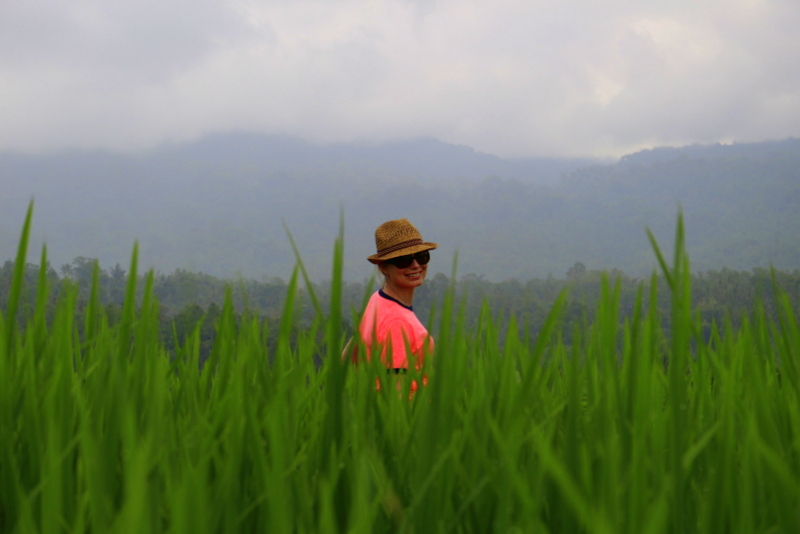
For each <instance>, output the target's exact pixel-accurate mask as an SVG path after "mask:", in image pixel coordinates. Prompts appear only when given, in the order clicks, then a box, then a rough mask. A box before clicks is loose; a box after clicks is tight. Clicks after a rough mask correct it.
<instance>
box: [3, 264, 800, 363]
mask: <svg viewBox="0 0 800 534" xmlns="http://www.w3.org/2000/svg"><path fill="white" fill-rule="evenodd" d="M13 273H14V262H13V261H6V262H5V264H3V266H2V267H0V306H2V309H4V310H5V307H6V304H7V302H8V297H9V290H10V287H11V281H12V277H13ZM42 275H44V277H45V280H46V284H47V286H48V288H47V289H48V291H49V297H48V303H49V304H48V305H49V313H48V315H49V316H50V318H52V316H53V315H54V314H55V310H56V306H57V305H58V301H59V299H60V296H61V295H63V294H64V293H65V292H66V291H74V292H75V294H76V299H75V302H76V307H77V317H78V322H79V323H80V321H81V320H82V318H83V314H85V313H86V310H87V309H88V306H87V304H88V302H89V299H91V298H93V297H92V291H93V287H94V291H95V292H96V296H95V297H94V298H96V299H97V301H98V303H99V304H100V305H101V306H102V312H103V313H104V314H105V316H106V319H107V320H108V321H110V322H112V323H113V322H114V321H115V320H118V319H119V317H120V316H121V311H122V306H123V303H124V298H125V294H126V287H127V284H128V278H129V277H128V275H127V272H126V270H125V269H124V268H123V267H122V266H120V265H119V264H116V265H115V266H114V267H112V268H109V269H103V268H101V267H100V265H99V263H98V262H97V261H96V260H93V259H91V258H85V257H78V258H75V259H74V260H73V261H72V262H71V263H69V264H64V265H62V266H61V267H60V268H59V269H58V270H56V269H55V268H54V267H52V266H50V265H49V264H46V265H45V269H44V270H42V269H41V268H40V266H39V265H35V264H28V265H26V268H25V270H24V282H23V285H22V297H21V306H22V307H21V309H22V310H23V312H22V313H21V314H20V320H23V321H24V318H25V316H26V313H25V310H26V309H27V310H32V308H33V305H34V303H35V302H36V292H37V291H38V290H39V287H40V278H41V276H42ZM148 276H150V277H152V288H153V289H152V290H153V295H154V296H155V298H156V299H157V300H158V302H159V306H160V332H161V338H162V341H163V343H164V346H165V347H166V348H167V349H168V350H173V349H175V348H176V346H177V345H179V344H182V343H183V342H184V341H185V339H186V337H187V336H189V335H199V337H200V341H201V351H205V350H207V349H208V348H210V347H211V345H212V342H213V339H214V335H215V326H216V321H217V319H218V318H219V317H220V315H221V311H222V307H223V306H224V305H225V303H226V300H227V302H228V303H229V305H230V306H231V307H232V308H233V309H234V311H235V316H236V317H237V320H241V319H242V318H243V317H251V318H252V317H255V318H258V320H260V321H262V322H264V323H266V324H267V325H270V324H274V325H275V326H276V328H277V325H278V323H279V322H280V320H281V318H282V316H283V313H284V305H285V303H286V296H287V293H288V291H289V288H290V286H289V284H288V283H287V282H286V281H284V280H283V279H281V278H278V277H272V278H264V279H262V280H254V279H245V278H240V279H238V280H230V279H222V278H218V277H214V276H211V275H208V274H204V273H198V272H191V271H187V270H183V269H177V270H175V271H173V272H171V273H168V274H163V273H156V272H153V271H151V272H150V273H148V274H145V275H141V276H140V278H141V279H140V280H139V281H138V283H137V287H138V291H139V296H141V292H142V291H143V288H144V286H145V278H147V277H148ZM653 283H655V284H656V295H657V306H658V308H659V310H660V312H661V315H662V317H664V321H665V323H666V322H667V321H668V317H669V307H670V296H669V290H668V287H667V284H666V283H665V282H664V280H662V279H660V278H659V277H658V276H656V275H654V276H653V277H651V278H637V277H632V276H629V275H627V274H625V273H624V272H622V271H619V270H611V271H599V270H591V269H586V267H585V265H584V264H583V263H581V262H576V263H575V264H574V265H573V266H572V267H570V268H569V269H568V270H567V272H566V273H564V275H563V276H561V277H554V276H552V275H549V276H547V277H545V278H532V279H529V280H518V279H514V278H511V279H507V280H504V281H502V282H493V281H490V280H488V279H486V278H485V277H483V276H479V275H475V274H467V275H464V276H461V277H460V278H458V279H457V280H453V279H451V277H448V276H446V275H444V274H442V273H436V274H434V275H432V276H429V277H428V279H427V280H426V282H425V284H424V285H423V286H422V287H421V288H420V289H419V290H418V291H417V293H416V295H415V301H414V309H415V312H416V313H417V315H418V316H419V317H420V319H421V321H422V322H423V323H424V324H428V325H429V326H430V328H431V329H432V331H433V332H435V331H436V324H437V323H436V321H437V315H436V314H437V309H439V308H440V307H441V305H442V302H443V301H444V299H445V296H446V294H447V292H448V291H453V294H454V297H455V299H456V303H457V309H458V312H459V313H460V314H462V315H463V320H464V324H465V325H466V326H467V327H469V328H474V327H477V326H478V325H479V324H480V322H481V317H482V314H487V313H488V314H490V315H491V317H492V319H493V321H494V322H495V323H496V324H500V325H508V324H510V321H511V320H512V318H513V320H514V321H515V324H516V325H517V328H519V329H520V333H521V334H523V335H528V336H530V338H531V339H533V338H534V337H535V336H536V334H537V333H538V332H539V329H540V328H541V327H542V325H543V324H544V322H545V320H546V319H547V317H548V315H549V314H550V312H551V309H552V307H553V303H554V302H555V301H556V299H557V298H558V297H559V295H560V294H561V293H562V292H563V291H566V292H567V304H566V306H565V308H564V312H563V313H564V315H563V317H562V326H563V328H562V331H563V333H562V336H563V337H564V339H565V340H566V341H567V342H568V341H569V339H570V336H571V331H572V326H573V325H579V324H582V323H583V322H589V323H591V321H592V319H593V315H594V312H595V310H596V308H597V306H598V305H599V304H600V302H601V299H602V298H603V292H604V290H605V291H607V292H608V291H609V290H611V291H613V290H616V291H617V292H618V313H619V314H620V315H621V316H622V317H631V315H632V314H633V311H634V305H635V302H636V299H637V294H638V293H639V292H640V291H641V292H642V293H643V295H644V296H645V301H647V299H648V298H649V295H650V288H651V285H652V284H653ZM776 285H777V286H778V287H780V288H781V289H782V290H783V291H785V292H786V293H787V294H788V295H789V296H790V299H791V305H792V307H793V309H794V312H795V313H796V314H798V313H800V270H797V269H795V270H794V271H783V270H774V269H765V268H760V267H758V268H754V269H752V270H750V271H741V270H733V269H728V268H723V269H720V270H709V271H704V272H699V273H695V274H693V275H692V278H691V286H692V305H693V309H694V310H695V311H696V312H697V313H698V314H699V317H700V319H701V321H702V327H703V330H704V332H706V333H708V332H709V331H710V329H711V327H712V325H714V324H716V325H717V326H718V327H720V328H724V327H725V325H726V324H731V325H733V326H736V327H738V326H740V325H741V322H742V321H743V320H747V318H748V317H749V316H750V314H751V313H752V311H753V310H754V309H755V307H756V306H759V305H762V306H764V308H765V311H766V312H767V313H768V314H774V309H775V302H774V291H773V290H774V287H775V286H776ZM377 287H378V280H376V279H375V278H372V279H366V280H363V281H361V282H347V281H345V282H343V287H342V290H343V291H342V293H343V299H342V300H343V306H344V310H343V312H344V325H345V328H346V329H347V330H348V333H352V331H353V325H354V323H355V321H357V320H358V313H359V311H360V310H361V309H362V308H363V305H364V303H365V301H366V298H367V297H368V296H369V294H371V293H372V292H373V291H375V290H376V289H377ZM604 288H605V289H604ZM329 289H330V288H329V285H328V284H326V283H311V285H310V286H307V285H300V286H299V287H298V288H297V293H296V301H295V311H294V313H295V315H296V316H295V317H294V321H293V324H294V328H295V329H305V328H310V327H311V326H312V325H313V324H314V322H315V321H316V320H317V319H318V314H317V310H316V306H315V305H314V302H313V301H314V299H317V301H318V303H319V305H320V307H321V308H322V309H323V310H327V309H328V306H329Z"/></svg>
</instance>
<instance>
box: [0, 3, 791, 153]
mask: <svg viewBox="0 0 800 534" xmlns="http://www.w3.org/2000/svg"><path fill="white" fill-rule="evenodd" d="M798 28H800V2H798V1H797V0H670V1H666V0H580V1H579V0H491V1H489V0H316V1H313V0H310V1H306V0H251V1H248V0H137V1H134V0H70V1H64V0H2V1H0V150H4V149H5V150H8V149H11V150H24V151H34V152H38V151H49V150H56V149H61V148H65V147H81V148H98V147H102V148H110V149H120V150H140V149H144V148H148V147H152V146H154V145H158V144H160V143H164V142H173V141H183V140H190V139H193V138H196V137H199V136H202V135H204V134H208V133H212V132H225V131H235V130H247V131H256V132H265V133H273V134H289V135H293V136H299V137H303V138H305V139H308V140H311V141H318V142H333V141H359V142H376V141H377V142H382V141H389V140H398V139H409V138H417V137H435V138H438V139H441V140H443V141H447V142H451V143H459V144H466V145H469V146H472V147H473V148H475V149H476V150H479V151H482V152H489V153H493V154H498V155H501V156H619V155H622V154H625V153H628V152H631V151H634V150H637V149H640V148H644V147H650V146H655V145H678V144H687V143H693V142H699V143H708V142H717V141H719V142H747V141H761V140H768V139H780V138H785V137H789V136H798V135H800V68H798V65H800V31H798V30H797V29H798Z"/></svg>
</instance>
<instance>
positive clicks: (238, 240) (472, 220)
mask: <svg viewBox="0 0 800 534" xmlns="http://www.w3.org/2000/svg"><path fill="white" fill-rule="evenodd" d="M0 183H1V184H2V194H0V260H5V259H10V258H13V257H14V254H15V252H14V251H15V247H16V242H17V239H18V234H19V229H20V226H21V224H22V221H23V217H24V212H25V209H26V208H27V204H28V201H29V200H30V199H31V198H32V197H34V198H35V214H34V225H33V234H32V245H33V247H32V248H33V249H34V250H36V249H37V246H38V245H40V244H41V243H42V242H46V243H47V247H48V254H49V256H50V258H51V263H52V264H53V265H54V266H56V268H58V266H60V265H61V264H63V263H67V262H70V261H71V260H72V259H73V258H75V257H77V256H83V257H92V258H98V259H99V260H100V262H101V265H102V266H103V267H111V266H113V265H114V264H115V263H120V264H122V265H123V266H127V263H128V261H129V258H130V253H131V249H132V246H133V243H134V241H135V240H138V241H139V245H140V258H141V263H142V265H143V266H144V267H154V268H156V270H158V271H161V272H169V271H172V270H174V269H176V268H182V269H187V270H192V271H201V272H205V273H208V274H213V275H215V276H221V277H234V276H237V275H242V276H245V277H252V278H262V277H272V276H279V277H282V278H286V277H288V276H289V274H290V273H291V270H292V268H293V266H294V263H295V260H294V257H293V254H292V251H291V247H290V244H289V239H288V238H287V236H286V230H285V227H286V228H288V229H289V230H290V231H291V233H292V236H293V237H294V239H295V241H296V242H297V245H298V247H299V249H300V252H301V253H302V255H303V259H304V262H305V263H306V266H307V267H308V269H309V271H310V273H311V275H312V277H314V278H315V279H318V280H319V279H324V278H326V277H328V276H329V271H330V261H331V256H332V254H331V251H332V248H333V243H334V239H335V237H336V235H337V233H338V226H339V216H340V208H341V209H343V212H344V223H345V229H346V234H345V255H346V262H345V276H346V277H347V278H348V279H356V280H358V279H363V278H365V277H368V276H370V275H371V274H372V273H373V272H374V270H373V269H371V268H370V265H369V264H368V263H367V262H366V260H365V257H366V256H368V255H369V254H371V253H372V252H373V248H374V240H373V231H374V228H375V227H376V226H377V225H378V224H380V223H381V222H383V221H385V220H388V219H393V218H397V217H408V218H409V219H410V220H412V222H414V223H415V224H416V225H417V226H418V227H419V228H420V229H421V230H422V232H423V237H425V238H426V239H428V240H432V241H436V242H438V243H439V244H440V248H439V250H437V251H436V253H435V256H434V261H433V262H432V263H431V272H434V273H435V272H438V271H441V272H445V273H447V274H449V273H450V271H451V264H452V260H453V257H454V255H455V253H456V251H458V253H459V264H458V272H459V274H467V273H474V274H475V275H478V276H486V277H487V278H489V279H493V280H501V279H505V278H510V277H516V278H520V279H526V278H532V277H543V276H547V275H548V273H552V274H554V275H556V276H561V275H563V274H564V273H565V272H566V271H567V269H569V267H570V266H571V265H573V264H574V263H575V262H578V261H580V262H582V263H584V264H585V265H586V267H587V268H589V269H611V268H618V269H621V270H623V271H625V272H626V273H629V274H632V275H636V276H645V275H647V274H648V273H649V272H650V271H651V269H652V268H653V267H654V265H655V260H654V256H653V253H652V250H651V249H650V245H649V243H648V241H647V237H646V234H645V227H650V228H652V229H653V231H654V232H655V234H656V235H657V237H658V238H659V240H660V241H661V242H662V246H663V248H665V249H669V247H670V244H671V237H672V233H673V230H674V225H675V218H676V214H677V211H678V206H679V205H681V206H682V207H683V210H684V213H685V219H686V224H687V242H688V248H689V253H690V255H691V258H692V262H693V268H695V269H699V270H708V269H715V268H721V267H723V266H727V267H731V268H735V269H750V268H752V267H766V266H768V265H769V264H770V262H773V263H774V264H775V266H776V267H779V268H781V269H794V268H799V267H800V238H798V231H797V230H798V229H800V216H798V212H800V210H798V208H799V207H800V141H798V140H795V139H787V140H784V141H778V142H770V143H758V144H736V145H712V146H700V145H693V146H689V147H676V148H670V147H665V148H659V149H654V150H649V151H643V152H639V153H636V154H631V155H629V156H625V157H623V158H622V159H621V160H620V161H619V162H598V161H592V160H586V159H584V160H576V159H518V160H508V159H502V158H498V157H496V156H492V155H489V154H481V153H477V152H475V151H473V150H472V149H470V148H469V147H465V146H457V145H450V144H447V143H443V142H440V141H435V140H419V141H413V142H405V143H393V144H385V145H346V144H339V145H324V146H320V145H313V144H309V143H306V142H303V141H300V140H297V139H289V138H276V137H267V136H259V135H250V134H228V135H214V136H209V137H206V138H203V139H200V140H198V141H196V142H193V143H189V144H184V145H174V146H165V147H162V148H160V149H158V150H155V151H152V152H148V153H143V154H138V155H123V154H113V153H107V152H63V153H59V154H52V155H46V156H25V155H21V154H15V153H3V154H0ZM284 224H285V227H284ZM29 261H32V262H34V263H35V262H38V252H35V253H34V254H32V256H31V257H30V258H29Z"/></svg>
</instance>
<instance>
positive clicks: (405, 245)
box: [367, 219, 439, 263]
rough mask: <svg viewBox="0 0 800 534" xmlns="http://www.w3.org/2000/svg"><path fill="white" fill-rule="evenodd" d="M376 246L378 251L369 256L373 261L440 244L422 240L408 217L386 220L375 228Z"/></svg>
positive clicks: (430, 248)
mask: <svg viewBox="0 0 800 534" xmlns="http://www.w3.org/2000/svg"><path fill="white" fill-rule="evenodd" d="M375 246H376V248H377V249H378V253H377V254H373V255H372V256H370V257H368V258H367V259H368V260H369V261H371V262H372V263H380V262H382V261H386V260H390V259H392V258H396V257H398V256H405V255H407V254H414V253H416V252H422V251H423V250H433V249H435V248H436V247H438V246H439V245H437V244H436V243H425V242H424V241H422V235H421V234H420V233H419V230H417V229H416V227H415V226H414V225H413V224H411V223H410V222H408V219H397V220H395V221H386V222H385V223H383V224H382V225H380V226H379V227H378V228H377V229H376V230H375Z"/></svg>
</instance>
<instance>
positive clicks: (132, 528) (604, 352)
mask: <svg viewBox="0 0 800 534" xmlns="http://www.w3.org/2000/svg"><path fill="white" fill-rule="evenodd" d="M30 217H31V212H30V211H29V214H28V219H27V220H26V223H25V226H24V229H23V232H22V238H21V239H20V247H19V251H18V254H17V261H16V264H15V265H16V267H18V268H19V270H18V276H17V277H16V278H15V280H14V282H13V284H12V288H11V296H10V298H9V303H8V305H7V307H6V309H5V310H3V313H2V314H0V438H1V439H0V532H8V533H14V532H19V533H28V532H42V533H54V532H81V533H84V532H92V533H100V532H131V533H137V534H139V533H143V532H148V533H151V532H152V533H157V532H191V533H194V534H201V533H206V532H208V533H212V532H213V533H227V532H298V533H304V532H309V533H311V532H314V533H316V532H325V533H329V532H330V533H335V532H348V533H382V532H387V533H388V532H400V533H429V532H443V533H444V532H454V533H458V532H465V533H467V532H476V533H485V532H501V533H508V532H519V533H522V532H525V533H528V532H537V533H539V532H541V533H548V532H550V533H570V532H585V533H597V534H600V533H608V534H612V533H614V534H616V533H628V532H630V533H637V534H640V533H654V534H655V533H678V532H681V533H682V532H726V533H735V532H742V533H748V534H749V533H754V532H763V533H779V532H785V533H793V532H798V531H800V402H798V400H800V399H798V395H799V394H800V374H799V366H800V326H799V325H798V320H797V317H796V316H795V315H794V312H793V311H792V307H791V306H790V304H789V300H788V298H787V297H786V295H785V294H782V293H781V290H780V288H778V287H776V288H775V291H776V292H777V295H776V302H777V303H778V309H777V310H776V314H775V315H774V316H775V317H776V319H771V318H770V317H772V316H773V315H772V314H767V313H765V311H764V309H763V307H762V306H756V307H755V308H754V309H753V310H752V311H751V313H750V315H749V316H748V317H747V318H746V319H745V320H744V321H742V323H741V326H739V327H737V328H733V327H732V326H731V325H730V324H728V325H715V326H713V327H712V329H711V333H710V335H708V336H701V334H700V331H701V330H700V325H701V321H702V318H701V317H700V315H699V314H698V313H697V312H695V311H694V310H692V309H691V306H690V295H691V287H690V283H689V281H690V276H689V274H690V271H689V268H690V267H689V261H688V258H687V256H686V254H685V252H684V247H683V228H682V223H681V221H680V218H679V220H678V225H677V230H676V240H675V241H676V245H675V250H674V252H673V254H672V256H673V258H672V259H671V260H670V261H669V262H667V261H666V259H665V258H664V256H663V255H662V252H661V251H660V250H659V248H658V246H657V244H656V243H655V241H654V240H653V246H654V254H655V255H656V256H657V258H658V260H659V262H660V264H661V267H662V272H661V277H660V278H657V277H656V276H655V275H654V277H653V280H652V282H651V283H650V285H649V289H648V290H647V292H648V294H645V293H646V290H645V289H644V286H642V289H641V291H640V293H639V296H638V299H637V305H636V308H635V311H634V314H633V316H632V317H631V318H629V319H622V318H621V317H620V314H619V312H618V304H619V286H618V285H616V284H615V283H614V281H613V280H607V282H606V283H605V284H604V289H603V297H602V299H601V303H600V304H599V306H598V308H597V310H596V313H595V315H594V317H595V318H594V320H593V321H592V323H591V324H589V323H588V322H585V323H584V324H582V325H579V326H577V327H573V328H574V330H573V331H572V332H571V336H570V339H571V340H572V341H571V343H570V344H569V345H568V344H566V343H565V342H564V341H563V339H562V335H563V328H562V324H561V321H560V317H561V314H562V312H563V310H564V303H565V301H566V298H565V297H566V295H562V297H561V298H560V299H558V300H557V301H556V302H555V304H554V305H553V308H552V310H551V312H550V316H549V318H548V320H547V322H546V324H545V326H544V328H543V329H542V330H541V331H540V333H539V334H538V336H536V337H535V338H534V339H528V338H520V336H519V335H518V334H517V332H519V331H520V329H518V328H517V325H516V324H515V322H514V321H513V320H511V321H510V324H508V326H507V327H505V328H504V330H503V331H500V329H499V327H498V326H497V325H498V324H499V322H498V321H495V320H494V318H493V317H492V313H491V310H490V309H488V307H487V308H485V309H484V312H483V314H482V316H481V320H480V322H479V324H478V326H477V327H475V328H472V327H471V328H469V329H466V328H465V327H464V321H463V316H462V315H461V312H460V311H459V303H458V302H456V301H455V299H454V297H453V294H454V293H453V292H451V293H450V295H449V296H448V297H446V298H445V300H444V301H443V302H441V303H440V305H439V306H438V307H437V309H436V311H435V313H433V314H432V318H431V324H430V325H429V329H430V330H431V331H432V332H433V333H434V334H435V337H436V354H435V356H434V357H433V358H432V359H430V361H429V363H428V364H427V365H428V366H427V368H426V369H424V370H423V372H424V373H426V374H427V375H428V377H429V385H428V386H427V387H426V388H422V389H421V390H420V391H418V392H417V394H416V395H415V396H414V397H413V399H412V400H409V394H408V393H409V384H410V381H411V379H412V378H414V373H413V372H412V373H410V374H409V375H408V376H402V375H401V376H399V377H397V378H393V377H392V378H390V379H389V380H399V381H400V383H399V386H398V387H399V388H400V391H399V392H398V391H397V389H395V388H393V387H385V388H382V390H381V391H379V392H378V391H376V390H375V377H377V376H380V377H382V379H384V380H386V378H385V377H386V374H385V371H384V372H382V371H383V370H382V369H381V368H380V367H379V364H376V363H373V364H366V363H364V364H361V365H359V366H353V365H351V364H350V363H348V362H343V361H342V360H341V358H340V353H341V348H342V346H343V345H344V343H345V341H346V339H345V337H346V333H345V332H343V331H342V313H343V312H342V309H341V304H340V303H341V278H342V276H341V274H342V273H341V269H342V254H343V244H342V242H341V240H339V241H337V242H336V244H335V246H334V247H333V248H334V250H333V273H332V280H333V282H332V283H331V306H330V309H325V310H322V309H321V310H319V313H318V317H317V319H316V320H315V321H314V323H313V324H312V325H311V326H310V327H309V328H308V329H307V330H305V331H302V332H301V333H300V334H299V335H296V334H295V333H293V332H292V331H293V328H292V327H293V324H292V321H293V317H295V314H294V305H295V304H296V301H295V299H294V295H295V294H296V291H297V289H298V285H299V284H300V283H301V281H302V278H303V269H302V264H300V265H299V267H298V269H297V270H296V272H295V275H294V276H293V278H292V279H291V281H290V283H289V289H288V294H287V299H286V304H285V310H284V313H283V320H282V322H281V323H280V326H279V327H278V328H272V329H268V328H266V327H265V326H264V324H263V323H262V322H261V321H259V320H258V319H257V318H255V317H253V318H247V317H245V318H244V319H242V320H240V321H237V320H235V317H234V313H233V309H232V306H231V303H230V301H228V302H227V303H226V304H225V306H224V307H223V312H222V316H221V317H220V319H219V321H218V323H217V325H216V327H217V335H216V338H215V343H214V346H213V349H212V352H211V356H210V358H209V360H208V361H206V362H205V365H203V366H202V367H201V366H200V365H199V334H198V332H199V327H198V330H197V332H196V335H194V336H190V337H189V338H188V339H187V340H186V341H185V343H181V344H179V347H178V349H177V350H176V352H175V353H174V354H173V353H168V352H167V351H166V350H165V348H164V347H163V346H162V345H161V344H160V342H159V340H158V339H159V338H158V332H157V330H158V309H157V303H156V302H155V299H154V298H153V297H152V273H151V274H150V275H149V276H145V277H144V280H145V282H144V285H145V287H144V288H143V292H142V291H141V289H142V288H137V283H138V282H137V280H140V277H139V276H137V268H138V266H137V254H136V249H135V248H134V252H133V254H132V258H131V264H130V268H129V270H128V273H129V283H128V287H127V295H126V299H125V305H124V309H123V312H122V317H121V319H119V320H118V321H115V322H113V323H112V322H111V321H110V320H109V318H108V317H106V316H105V314H104V311H103V309H102V307H101V306H99V305H98V301H97V298H96V294H94V295H93V296H92V297H91V298H90V299H89V302H88V304H87V306H88V308H87V313H86V314H85V317H86V319H85V320H83V321H77V320H76V313H75V307H76V300H77V295H76V293H75V292H74V291H73V292H70V291H67V292H66V293H64V294H62V295H61V297H60V300H59V304H58V309H57V311H56V314H55V317H54V319H53V320H52V321H47V320H45V317H46V315H45V307H46V302H47V295H48V291H49V290H48V287H47V283H48V282H47V278H46V276H45V275H44V269H42V276H41V277H40V280H39V287H38V291H37V297H36V304H35V306H34V307H33V309H30V310H26V309H23V308H21V307H20V304H19V303H20V292H21V281H20V280H21V276H22V268H23V267H24V263H25V262H24V258H26V252H27V246H28V230H29V228H30ZM46 261H47V256H46V251H44V252H43V253H42V261H41V265H45V264H46ZM659 279H660V280H661V282H660V283H666V284H667V285H668V286H669V287H670V289H671V293H670V294H671V299H672V302H671V315H670V317H667V318H664V317H662V316H661V315H660V314H659V313H658V311H657V309H656V305H655V303H656V298H657V291H656V288H657V283H659V282H658V280H659ZM137 293H142V294H143V296H142V297H141V298H139V299H137V298H136V295H137ZM320 334H324V335H320ZM501 339H502V340H503V341H502V343H501V341H500V340H501ZM267 340H277V343H276V344H275V345H274V346H275V347H277V348H275V349H274V350H272V351H268V350H267ZM320 362H321V364H320Z"/></svg>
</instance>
